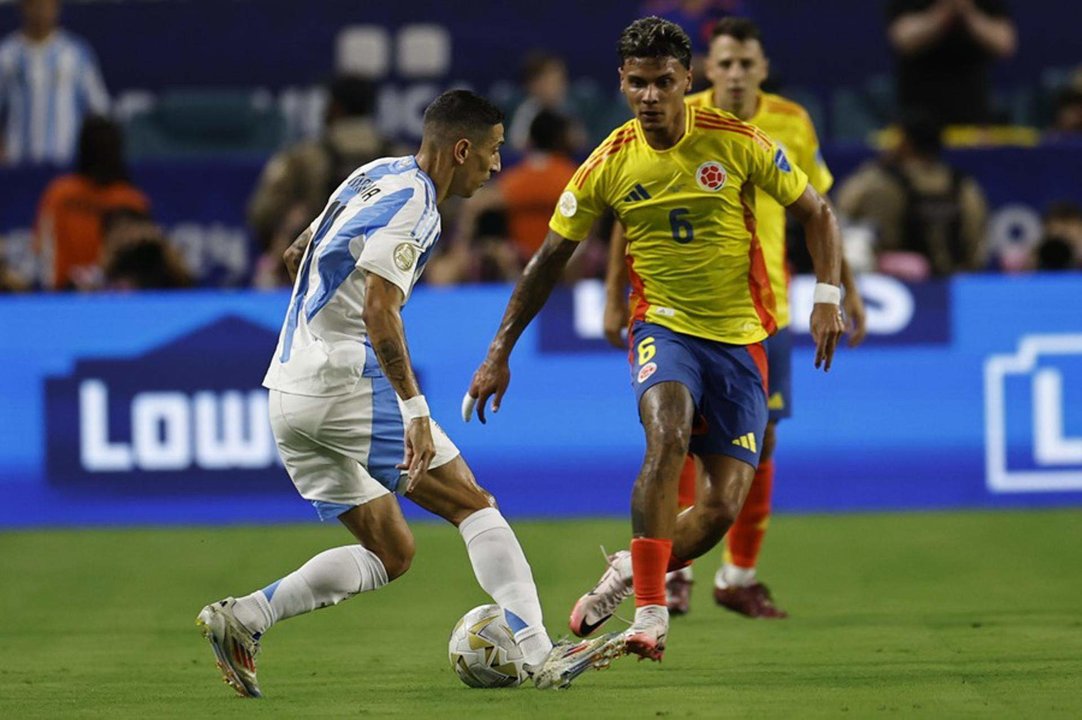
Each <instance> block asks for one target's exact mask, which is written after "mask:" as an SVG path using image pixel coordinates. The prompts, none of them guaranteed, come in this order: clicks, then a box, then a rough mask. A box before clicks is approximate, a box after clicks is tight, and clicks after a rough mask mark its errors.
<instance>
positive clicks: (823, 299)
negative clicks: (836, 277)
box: [812, 283, 842, 305]
mask: <svg viewBox="0 0 1082 720" xmlns="http://www.w3.org/2000/svg"><path fill="white" fill-rule="evenodd" d="M841 301H842V289H841V288H840V287H838V286H837V285H831V284H829V283H815V293H814V294H813V295H812V302H814V303H829V304H830V305H839V304H840V303H841Z"/></svg>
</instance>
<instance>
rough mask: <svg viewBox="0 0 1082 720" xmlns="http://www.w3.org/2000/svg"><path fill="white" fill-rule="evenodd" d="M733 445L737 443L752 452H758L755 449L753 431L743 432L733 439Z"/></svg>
mask: <svg viewBox="0 0 1082 720" xmlns="http://www.w3.org/2000/svg"><path fill="white" fill-rule="evenodd" d="M733 445H739V446H740V447H742V448H744V449H745V450H751V451H752V452H758V451H757V450H756V449H755V433H745V434H743V435H741V436H740V437H738V438H736V439H735V440H733Z"/></svg>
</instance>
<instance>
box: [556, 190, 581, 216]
mask: <svg viewBox="0 0 1082 720" xmlns="http://www.w3.org/2000/svg"><path fill="white" fill-rule="evenodd" d="M557 207H559V208H560V214H561V215H563V216H564V217H573V216H574V215H575V213H577V212H578V211H579V201H578V198H576V197H575V193H573V192H571V191H570V190H566V191H564V194H563V195H561V196H560V204H559V205H558V206H557Z"/></svg>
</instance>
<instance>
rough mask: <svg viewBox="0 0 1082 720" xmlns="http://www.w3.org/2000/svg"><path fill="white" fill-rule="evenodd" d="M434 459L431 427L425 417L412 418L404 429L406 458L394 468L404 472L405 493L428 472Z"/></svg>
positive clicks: (434, 445) (434, 446)
mask: <svg viewBox="0 0 1082 720" xmlns="http://www.w3.org/2000/svg"><path fill="white" fill-rule="evenodd" d="M434 457H436V444H435V443H434V442H433V441H432V425H431V424H430V423H429V420H428V418H427V417H419V418H414V419H413V420H411V421H410V424H409V426H408V427H407V428H406V456H405V457H404V458H403V459H402V462H401V463H399V464H398V465H396V466H395V467H397V468H398V469H399V470H405V471H406V492H407V493H408V492H409V491H410V490H412V489H413V486H414V485H415V484H416V483H417V480H418V479H420V477H421V476H422V475H424V474H425V473H426V472H428V465H429V463H431V462H432V458H434ZM403 494H404V493H403Z"/></svg>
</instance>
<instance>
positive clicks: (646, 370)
mask: <svg viewBox="0 0 1082 720" xmlns="http://www.w3.org/2000/svg"><path fill="white" fill-rule="evenodd" d="M656 372H657V363H652V362H649V363H646V364H645V365H643V366H642V368H640V369H639V382H640V383H644V382H646V381H647V380H649V379H650V376H651V375H653V374H654V373H656Z"/></svg>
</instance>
